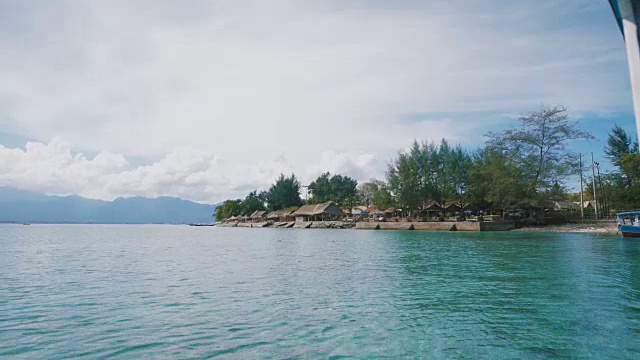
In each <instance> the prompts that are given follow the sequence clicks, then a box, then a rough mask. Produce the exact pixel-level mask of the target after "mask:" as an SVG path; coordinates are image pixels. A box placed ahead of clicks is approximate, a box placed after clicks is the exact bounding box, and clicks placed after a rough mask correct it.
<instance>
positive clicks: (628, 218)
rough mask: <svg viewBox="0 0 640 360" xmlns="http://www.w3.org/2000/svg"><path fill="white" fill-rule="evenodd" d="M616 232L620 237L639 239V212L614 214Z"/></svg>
mask: <svg viewBox="0 0 640 360" xmlns="http://www.w3.org/2000/svg"><path fill="white" fill-rule="evenodd" d="M616 217H617V218H618V230H619V231H620V233H621V234H622V237H629V238H630V237H638V238H640V211H630V212H623V213H618V214H616Z"/></svg>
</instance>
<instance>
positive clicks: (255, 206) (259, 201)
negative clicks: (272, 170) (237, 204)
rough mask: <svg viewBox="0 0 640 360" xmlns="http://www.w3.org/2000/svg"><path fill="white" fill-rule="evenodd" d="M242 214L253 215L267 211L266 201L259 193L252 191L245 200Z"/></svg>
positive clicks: (242, 205)
mask: <svg viewBox="0 0 640 360" xmlns="http://www.w3.org/2000/svg"><path fill="white" fill-rule="evenodd" d="M241 208H242V213H243V214H246V215H251V214H253V213H254V212H256V211H262V210H266V209H267V208H266V207H265V206H264V199H263V198H262V197H261V196H260V195H258V193H257V191H252V192H250V193H249V195H247V197H245V198H244V200H243V201H242V204H241Z"/></svg>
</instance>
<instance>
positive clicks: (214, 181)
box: [0, 139, 384, 203]
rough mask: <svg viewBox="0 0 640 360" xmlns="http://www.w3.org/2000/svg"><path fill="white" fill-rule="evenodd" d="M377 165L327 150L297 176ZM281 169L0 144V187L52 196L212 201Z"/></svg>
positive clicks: (199, 157) (239, 193) (192, 157)
mask: <svg viewBox="0 0 640 360" xmlns="http://www.w3.org/2000/svg"><path fill="white" fill-rule="evenodd" d="M381 164H382V165H383V164H384V163H383V162H380V161H378V159H375V158H374V157H373V156H372V155H368V154H359V155H357V156H355V157H352V156H350V155H349V154H343V153H335V152H333V151H328V152H325V153H322V154H320V162H319V163H315V162H310V163H309V165H308V166H307V167H306V168H304V169H302V170H303V171H302V173H301V174H302V175H300V180H301V181H302V183H303V184H308V183H309V182H310V181H311V180H312V179H314V178H315V177H317V176H318V175H319V174H320V173H322V172H324V171H332V172H334V173H338V172H339V173H342V174H346V175H350V176H353V177H354V178H356V179H358V180H367V179H369V178H370V177H373V176H377V175H380V174H381V172H379V171H378V170H380V169H382V168H381V166H380V165H381ZM280 173H284V174H287V175H288V174H291V173H294V169H293V168H292V167H291V166H290V165H289V163H288V161H287V160H286V157H284V156H282V155H280V156H276V157H274V158H272V159H270V160H257V161H255V162H251V163H246V164H237V163H235V162H233V161H228V160H224V159H221V158H219V157H217V156H214V155H211V154H210V153H207V152H205V151H201V150H198V149H194V148H181V149H176V150H174V151H172V152H170V153H168V154H166V155H165V156H164V157H162V158H161V159H160V160H158V161H156V162H154V163H151V164H149V165H141V166H131V164H130V163H129V162H128V161H127V160H126V159H125V157H124V156H123V155H121V154H114V153H109V152H100V153H98V154H97V155H96V156H95V157H93V158H92V159H90V158H87V157H86V156H84V155H82V154H80V153H75V152H73V150H72V149H71V146H70V144H69V143H66V142H64V141H62V140H61V139H54V140H52V141H51V142H49V143H48V144H44V143H39V142H30V143H27V144H26V146H25V149H24V150H23V149H20V148H6V147H3V146H2V145H0V186H10V187H14V188H18V189H24V190H34V191H40V192H43V193H47V194H53V195H69V194H78V195H81V196H85V197H89V198H95V199H105V200H111V199H114V198H116V197H129V196H145V197H158V196H176V197H181V198H184V199H190V200H195V201H200V202H209V203H212V202H218V201H221V200H224V199H227V198H235V197H244V196H245V195H246V194H247V193H248V192H250V191H253V190H256V189H258V190H266V189H267V188H268V187H269V186H270V184H271V183H272V182H273V181H274V179H275V178H276V177H277V176H278V175H279V174H280Z"/></svg>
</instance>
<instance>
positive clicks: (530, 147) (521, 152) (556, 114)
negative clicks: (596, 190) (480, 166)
mask: <svg viewBox="0 0 640 360" xmlns="http://www.w3.org/2000/svg"><path fill="white" fill-rule="evenodd" d="M566 111H567V110H566V108H564V107H562V106H556V107H554V108H548V107H542V108H541V109H540V110H537V111H533V112H530V113H527V114H525V115H523V116H522V117H520V126H519V127H518V128H515V129H508V130H505V131H503V132H502V133H499V134H496V133H489V134H488V135H487V136H488V137H489V140H488V142H487V146H488V147H490V148H491V149H493V150H495V151H498V152H500V153H502V154H503V155H504V156H505V157H506V158H507V159H508V160H509V161H511V162H513V163H514V164H515V165H516V166H517V167H518V169H519V170H520V172H521V176H522V177H521V179H522V180H523V181H524V183H525V184H526V189H525V193H523V196H524V197H526V198H528V200H530V201H535V200H536V198H537V195H538V194H539V193H540V192H544V191H547V190H549V188H550V187H551V186H552V185H553V184H554V183H555V182H561V181H562V180H564V179H566V178H567V177H568V176H570V175H574V174H575V173H576V161H575V155H574V154H572V153H571V152H570V151H568V150H567V148H566V145H567V143H568V142H570V141H573V140H579V139H593V135H591V134H590V133H588V132H585V131H582V130H580V129H579V128H578V126H577V123H576V122H571V121H569V117H568V115H567V113H566Z"/></svg>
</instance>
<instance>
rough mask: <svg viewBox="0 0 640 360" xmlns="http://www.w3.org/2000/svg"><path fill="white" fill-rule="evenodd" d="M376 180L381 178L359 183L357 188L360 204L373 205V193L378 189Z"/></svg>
mask: <svg viewBox="0 0 640 360" xmlns="http://www.w3.org/2000/svg"><path fill="white" fill-rule="evenodd" d="M376 181H379V180H371V181H368V182H365V183H362V184H360V185H358V189H357V195H356V196H357V201H358V204H360V205H366V206H369V205H371V202H372V201H373V194H374V193H375V192H376V191H378V184H377V183H376Z"/></svg>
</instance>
